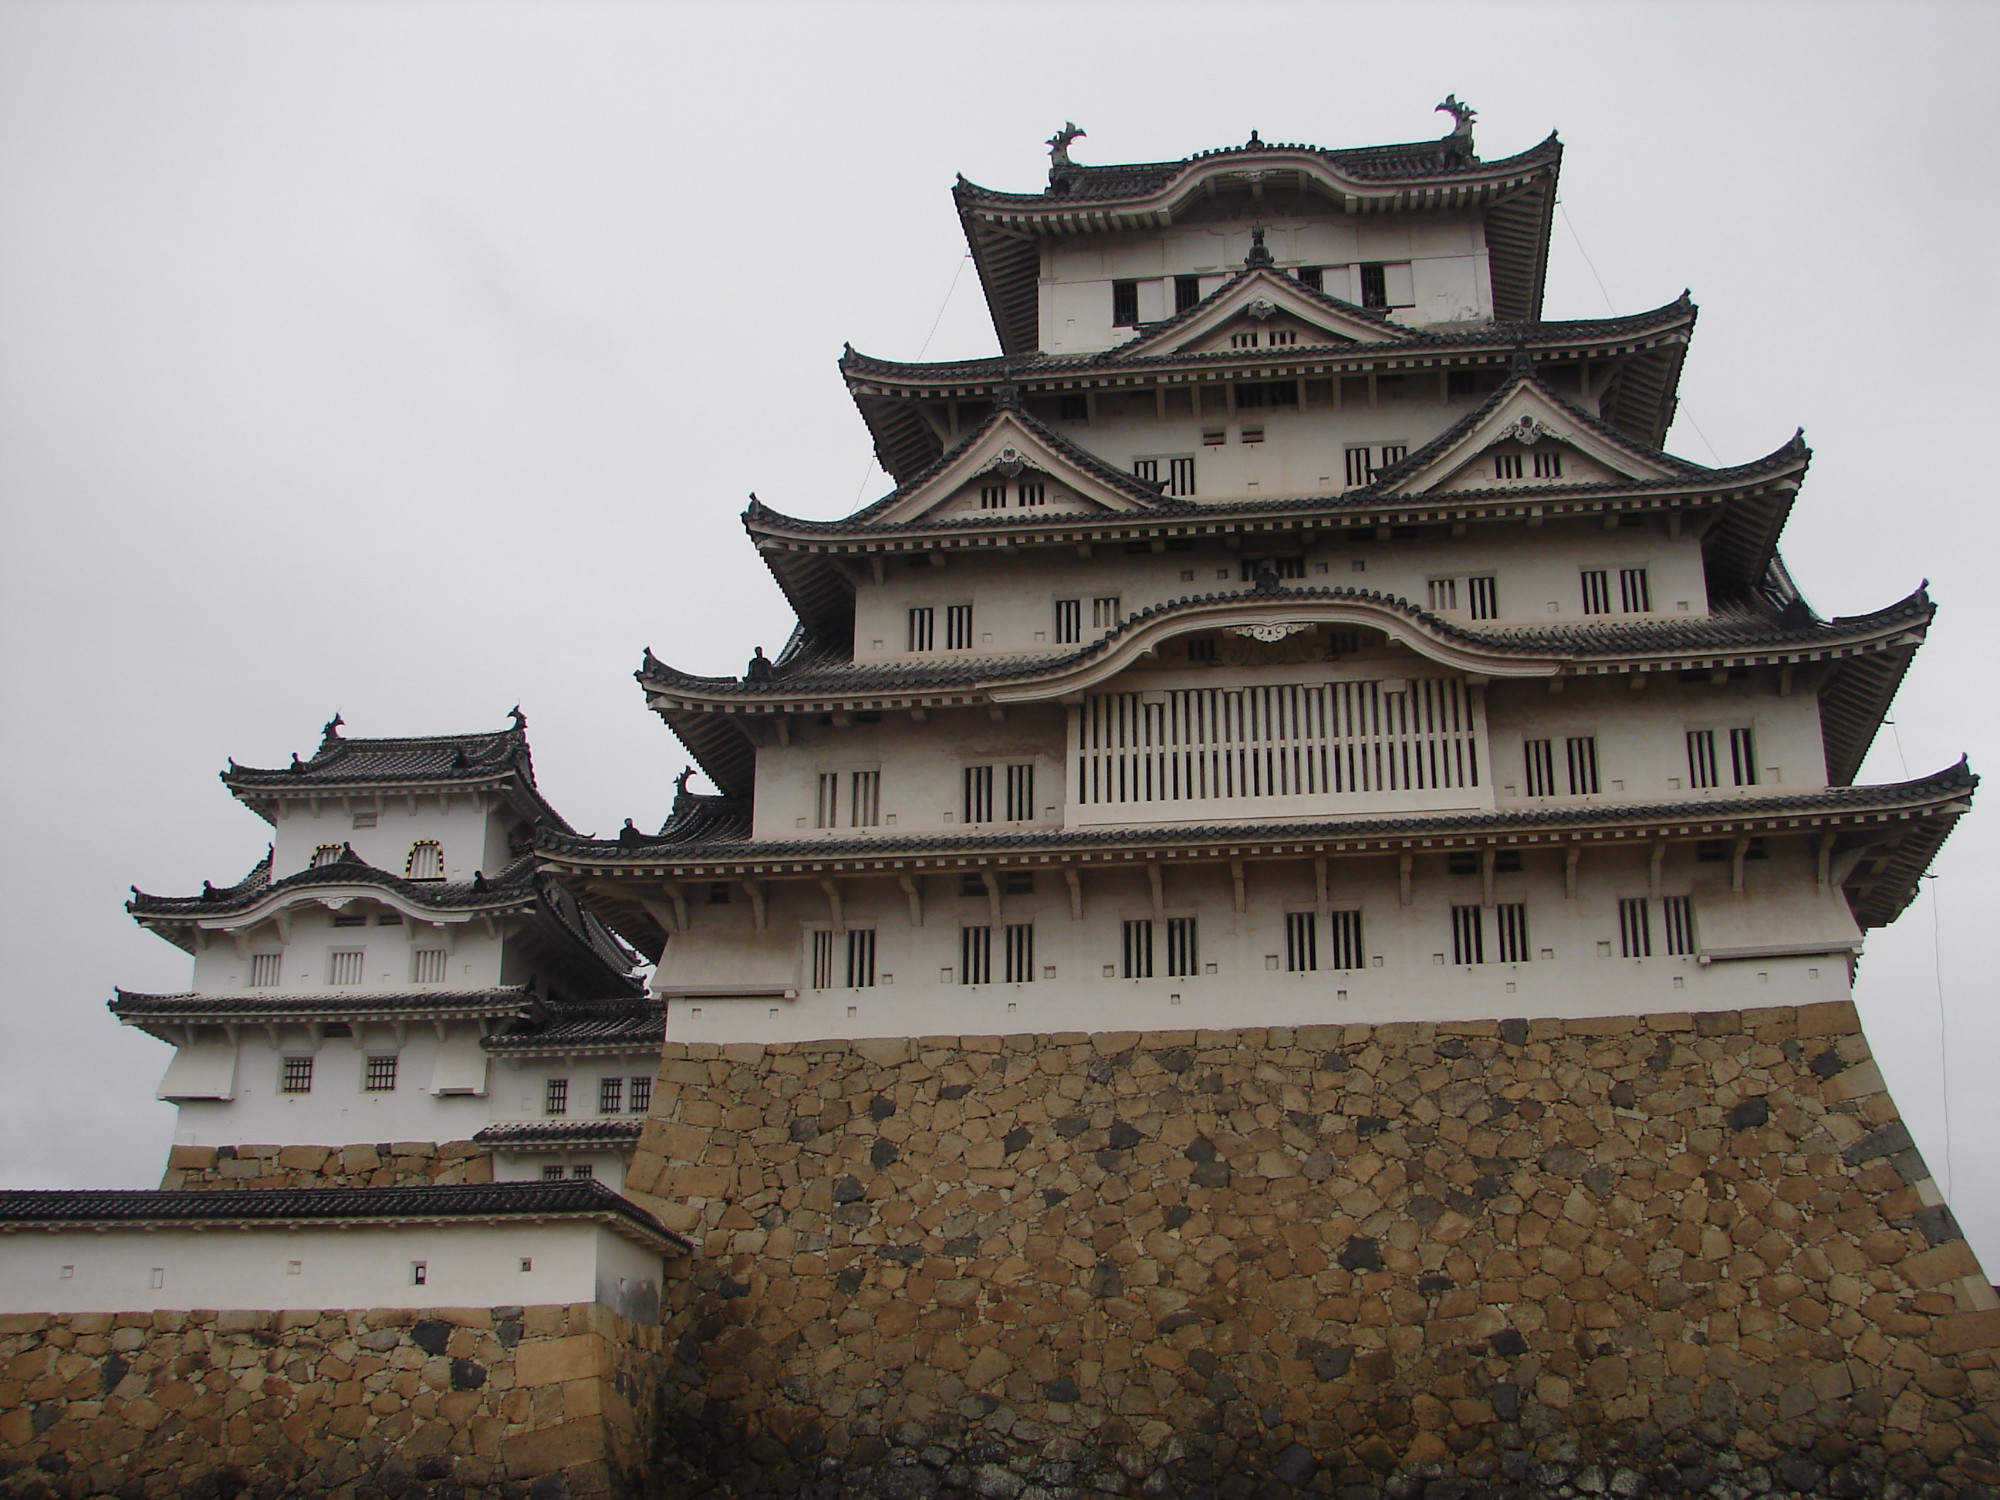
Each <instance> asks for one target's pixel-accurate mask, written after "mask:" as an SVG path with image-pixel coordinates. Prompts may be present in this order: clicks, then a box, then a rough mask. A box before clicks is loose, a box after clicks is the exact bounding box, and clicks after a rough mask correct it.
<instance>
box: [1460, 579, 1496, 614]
mask: <svg viewBox="0 0 2000 1500" xmlns="http://www.w3.org/2000/svg"><path fill="white" fill-rule="evenodd" d="M1465 604H1466V608H1467V609H1468V610H1469V611H1470V612H1471V615H1472V618H1473V619H1475V620H1497V619H1499V618H1500V589H1499V586H1498V585H1497V584H1496V583H1495V582H1494V581H1493V575H1492V574H1490V573H1488V574H1483V575H1481V576H1480V577H1478V578H1468V579H1466V580H1465Z"/></svg>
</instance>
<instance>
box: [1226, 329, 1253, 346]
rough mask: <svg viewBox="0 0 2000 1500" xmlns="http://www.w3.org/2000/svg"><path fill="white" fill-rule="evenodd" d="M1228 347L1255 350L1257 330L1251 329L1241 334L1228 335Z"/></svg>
mask: <svg viewBox="0 0 2000 1500" xmlns="http://www.w3.org/2000/svg"><path fill="white" fill-rule="evenodd" d="M1229 347H1230V348H1232V349H1255V348H1256V347H1257V330H1256V329H1254V328H1252V329H1248V330H1246V331H1245V332H1243V333H1232V334H1230V335H1229Z"/></svg>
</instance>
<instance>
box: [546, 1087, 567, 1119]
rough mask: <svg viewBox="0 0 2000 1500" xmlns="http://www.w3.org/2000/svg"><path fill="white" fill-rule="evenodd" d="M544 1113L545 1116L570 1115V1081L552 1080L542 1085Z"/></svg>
mask: <svg viewBox="0 0 2000 1500" xmlns="http://www.w3.org/2000/svg"><path fill="white" fill-rule="evenodd" d="M542 1113H543V1114H545V1115H566V1114H568V1113H569V1080H568V1079H567V1078H551V1079H549V1080H547V1081H546V1082H545V1083H544V1084H543V1085H542Z"/></svg>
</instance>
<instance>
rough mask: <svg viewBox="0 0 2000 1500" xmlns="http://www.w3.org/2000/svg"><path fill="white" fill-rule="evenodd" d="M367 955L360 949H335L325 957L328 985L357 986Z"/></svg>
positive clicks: (363, 970)
mask: <svg viewBox="0 0 2000 1500" xmlns="http://www.w3.org/2000/svg"><path fill="white" fill-rule="evenodd" d="M367 958H368V955H367V953H366V952H365V951H363V950H362V949H360V948H336V949H334V950H333V951H332V952H331V953H329V954H327V956H326V982H327V983H328V984H359V983H361V980H362V977H363V974H364V972H365V968H364V966H365V964H366V962H367Z"/></svg>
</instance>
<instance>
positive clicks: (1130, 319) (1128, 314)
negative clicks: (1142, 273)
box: [1111, 281, 1139, 328]
mask: <svg viewBox="0 0 2000 1500" xmlns="http://www.w3.org/2000/svg"><path fill="white" fill-rule="evenodd" d="M1138 323H1139V283H1138V282H1136V281H1114V282H1112V283H1111V324H1112V326H1113V327H1114V328H1136V327H1137V326H1138Z"/></svg>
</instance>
